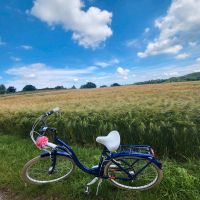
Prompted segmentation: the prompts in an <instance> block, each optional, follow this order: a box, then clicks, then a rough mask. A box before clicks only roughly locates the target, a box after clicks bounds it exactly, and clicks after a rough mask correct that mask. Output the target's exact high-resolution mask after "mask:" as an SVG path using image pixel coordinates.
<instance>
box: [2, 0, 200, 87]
mask: <svg viewBox="0 0 200 200" xmlns="http://www.w3.org/2000/svg"><path fill="white" fill-rule="evenodd" d="M199 8H200V0H134V1H133V0H23V1H22V0H1V1H0V84H4V85H6V87H8V86H14V87H16V88H17V90H18V91H19V90H21V89H22V88H23V87H24V86H25V85H27V84H32V85H34V86H36V87H37V88H45V87H55V86H58V85H62V86H64V87H67V88H70V87H72V85H75V86H76V87H80V86H81V85H83V84H85V83H86V82H89V81H90V82H94V83H96V84H97V86H101V85H110V84H112V83H115V82H117V83H120V84H131V83H135V82H139V81H145V80H151V79H159V78H169V77H174V76H181V75H185V74H188V73H193V72H199V71H200V12H199Z"/></svg>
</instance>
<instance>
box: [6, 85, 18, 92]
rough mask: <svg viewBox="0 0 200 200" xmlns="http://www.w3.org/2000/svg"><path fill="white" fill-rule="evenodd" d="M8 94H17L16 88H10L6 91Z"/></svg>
mask: <svg viewBox="0 0 200 200" xmlns="http://www.w3.org/2000/svg"><path fill="white" fill-rule="evenodd" d="M6 92H7V93H15V92H16V88H15V87H14V86H9V87H8V88H7V90H6Z"/></svg>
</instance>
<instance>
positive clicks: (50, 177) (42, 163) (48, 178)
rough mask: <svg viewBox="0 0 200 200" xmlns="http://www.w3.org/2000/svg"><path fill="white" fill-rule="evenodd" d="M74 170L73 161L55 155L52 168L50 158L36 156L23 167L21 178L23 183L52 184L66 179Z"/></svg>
mask: <svg viewBox="0 0 200 200" xmlns="http://www.w3.org/2000/svg"><path fill="white" fill-rule="evenodd" d="M74 169H75V164H74V162H73V160H71V159H69V158H67V157H65V156H60V155H56V164H55V166H54V167H52V159H51V158H50V156H45V157H41V156H38V157H35V158H33V159H32V160H30V161H29V162H27V163H26V164H25V165H24V167H23V169H22V178H23V180H24V181H25V182H28V183H33V184H45V183H52V182H57V181H60V180H62V179H64V178H66V177H68V176H69V175H70V174H71V173H72V172H73V171H74Z"/></svg>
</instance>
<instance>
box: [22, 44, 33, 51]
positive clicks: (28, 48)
mask: <svg viewBox="0 0 200 200" xmlns="http://www.w3.org/2000/svg"><path fill="white" fill-rule="evenodd" d="M20 47H21V48H22V49H25V50H30V49H32V48H33V47H32V46H30V45H21V46H20Z"/></svg>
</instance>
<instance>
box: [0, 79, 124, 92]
mask: <svg viewBox="0 0 200 200" xmlns="http://www.w3.org/2000/svg"><path fill="white" fill-rule="evenodd" d="M115 86H121V85H120V84H119V83H113V84H111V85H110V87H115ZM105 87H108V86H107V85H101V86H100V88H105ZM87 88H97V85H96V84H95V83H92V82H87V83H86V84H84V85H81V86H80V89H87ZM63 89H77V88H76V86H75V85H73V86H72V87H71V88H65V87H64V86H56V87H54V88H48V87H47V88H42V89H37V88H36V87H35V86H33V85H26V86H24V88H23V89H22V90H21V91H20V92H32V91H36V90H37V91H38V90H63ZM16 91H17V89H16V88H15V87H14V86H9V87H8V88H6V86H5V85H3V84H1V85H0V94H9V93H15V92H16Z"/></svg>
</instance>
